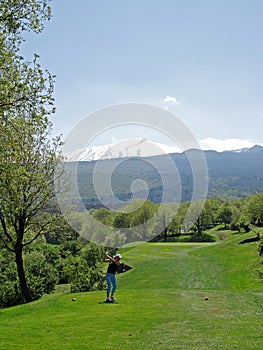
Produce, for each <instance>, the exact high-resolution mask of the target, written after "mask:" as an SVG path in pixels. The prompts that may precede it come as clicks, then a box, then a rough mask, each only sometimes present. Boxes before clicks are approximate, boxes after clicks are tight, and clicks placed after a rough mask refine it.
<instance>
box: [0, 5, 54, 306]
mask: <svg viewBox="0 0 263 350" xmlns="http://www.w3.org/2000/svg"><path fill="white" fill-rule="evenodd" d="M48 3H49V1H48V0H40V1H37V0H24V1H22V0H21V1H19V0H11V1H7V0H0V29H1V31H0V57H1V59H0V63H1V66H0V84H1V95H0V119H1V120H0V224H1V231H0V235H1V238H2V240H3V242H4V245H5V247H6V248H7V249H9V250H10V251H11V252H12V253H14V255H15V262H16V266H17V272H18V277H19V282H20V288H21V292H22V295H23V298H24V301H26V302H30V301H32V300H33V296H32V293H31V290H30V287H29V284H28V281H27V278H26V271H25V267H24V260H23V250H24V248H25V247H26V246H29V245H30V244H31V243H32V242H33V241H35V240H36V239H37V238H38V237H39V236H40V235H42V234H44V233H45V232H48V231H49V230H50V227H51V225H52V216H51V215H50V214H49V213H48V212H47V208H48V206H49V205H50V203H51V200H52V198H53V197H54V191H53V190H52V185H53V181H54V174H55V169H56V164H57V160H58V155H59V148H60V145H61V141H60V138H59V137H57V138H55V139H53V140H51V130H52V124H51V122H50V121H49V115H51V114H52V113H53V112H54V106H53V103H54V100H53V97H52V95H53V83H54V77H52V76H51V75H50V74H49V73H48V72H43V71H42V69H41V67H40V64H39V63H38V56H37V55H35V56H34V59H33V61H32V62H27V61H25V60H24V59H23V58H22V57H21V56H20V54H19V47H20V44H21V42H22V40H23V37H22V34H23V32H24V31H33V32H36V33H39V32H41V31H42V30H43V21H44V20H45V19H49V18H50V7H49V6H48ZM58 176H59V175H58Z"/></svg>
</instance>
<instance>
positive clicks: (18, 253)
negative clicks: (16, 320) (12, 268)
mask: <svg viewBox="0 0 263 350" xmlns="http://www.w3.org/2000/svg"><path fill="white" fill-rule="evenodd" d="M22 251H23V246H22V245H21V244H19V245H18V246H17V247H16V266H17V273H18V278H19V282H20V287H21V291H22V294H23V296H24V299H25V302H26V303H30V302H31V301H33V298H32V295H31V292H30V289H29V287H28V285H27V281H26V276H25V270H24V262H23V256H22Z"/></svg>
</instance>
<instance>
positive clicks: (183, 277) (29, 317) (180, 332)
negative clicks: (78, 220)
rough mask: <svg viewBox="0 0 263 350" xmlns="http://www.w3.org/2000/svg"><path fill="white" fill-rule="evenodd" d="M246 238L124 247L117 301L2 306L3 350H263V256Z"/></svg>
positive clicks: (97, 295) (83, 296)
mask: <svg viewBox="0 0 263 350" xmlns="http://www.w3.org/2000/svg"><path fill="white" fill-rule="evenodd" d="M243 238H244V236H242V238H241V236H240V235H234V236H232V237H230V238H228V239H227V240H225V241H221V242H219V243H218V242H217V243H216V244H215V243H208V244H200V243H198V244H194V243H184V244H183V243H146V244H141V245H135V246H132V245H131V246H128V247H126V248H123V250H122V251H121V253H122V255H123V256H124V260H125V262H127V263H128V264H131V265H132V266H133V269H132V270H131V271H129V272H127V273H125V274H122V275H119V276H118V277H117V278H118V292H117V294H116V296H117V299H118V301H117V303H115V304H106V303H104V302H103V301H104V299H105V292H92V293H80V294H74V295H73V294H68V293H65V292H66V291H67V289H65V290H60V293H61V294H59V293H58V292H57V293H55V294H53V295H49V296H45V297H44V298H42V299H41V300H39V301H37V302H34V303H31V304H27V305H20V306H17V307H13V308H9V309H3V310H1V311H0V349H3V350H9V349H10V350H11V349H12V350H13V349H29V350H31V349H39V350H42V349H45V350H49V349H51V350H52V349H53V350H61V349H63V350H64V349H66V350H85V349H94V350H95V349H103V350H107V349H111V350H117V349H118V350H125V349H136V350H141V349H163V350H166V349H185V350H188V349H189V350H192V349H198V350H199V349H201V350H202V349H206V350H207V349H222V350H226V349H229V350H230V349H231V350H233V349H238V350H239V349H242V350H244V349H247V350H252V349H262V342H263V289H262V283H261V281H260V280H259V278H258V274H257V270H258V269H259V268H262V267H261V262H262V258H260V257H259V256H258V252H257V247H258V244H257V243H249V244H245V245H240V244H238V242H239V241H240V240H242V239H243ZM205 296H207V297H208V300H207V301H206V300H204V297H205ZM72 297H75V298H76V301H75V302H73V301H72Z"/></svg>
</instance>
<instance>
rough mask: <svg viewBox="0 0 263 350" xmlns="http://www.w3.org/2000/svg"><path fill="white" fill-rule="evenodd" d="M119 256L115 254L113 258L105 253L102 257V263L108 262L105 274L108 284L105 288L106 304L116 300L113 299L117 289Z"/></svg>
mask: <svg viewBox="0 0 263 350" xmlns="http://www.w3.org/2000/svg"><path fill="white" fill-rule="evenodd" d="M120 259H121V255H120V254H116V255H115V256H114V257H113V258H112V257H111V256H109V255H108V253H107V252H106V253H105V254H104V257H103V261H104V262H108V263H109V266H108V269H107V272H106V281H107V284H108V288H107V299H106V302H107V303H112V302H113V301H115V300H116V299H115V298H114V293H115V291H116V288H117V281H116V273H117V269H118V266H119V265H120Z"/></svg>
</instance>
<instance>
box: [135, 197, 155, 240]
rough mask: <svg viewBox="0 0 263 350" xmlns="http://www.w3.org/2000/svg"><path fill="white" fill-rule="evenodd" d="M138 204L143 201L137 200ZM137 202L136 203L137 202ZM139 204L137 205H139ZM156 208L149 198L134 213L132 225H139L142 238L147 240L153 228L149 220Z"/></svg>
mask: <svg viewBox="0 0 263 350" xmlns="http://www.w3.org/2000/svg"><path fill="white" fill-rule="evenodd" d="M135 202H137V203H138V204H139V203H142V201H139V200H138V201H135ZM137 203H135V204H137ZM138 204H137V205H138ZM155 211H156V208H155V206H154V204H152V203H151V202H150V201H149V200H146V201H145V202H144V203H143V205H142V206H141V207H139V209H138V210H136V211H135V212H133V213H132V219H131V226H133V227H135V229H136V228H137V226H138V227H139V231H140V235H141V239H142V240H143V241H146V240H147V239H149V233H150V232H149V231H150V229H152V228H151V227H150V224H149V220H150V219H151V218H152V217H153V215H154V213H155Z"/></svg>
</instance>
